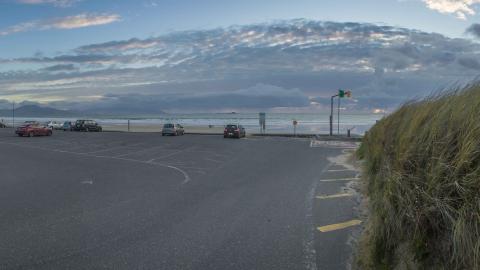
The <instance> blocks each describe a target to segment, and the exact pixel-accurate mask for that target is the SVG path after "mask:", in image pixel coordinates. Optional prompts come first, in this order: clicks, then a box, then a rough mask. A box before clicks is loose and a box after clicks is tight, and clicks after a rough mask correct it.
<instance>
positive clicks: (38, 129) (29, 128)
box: [15, 124, 52, 137]
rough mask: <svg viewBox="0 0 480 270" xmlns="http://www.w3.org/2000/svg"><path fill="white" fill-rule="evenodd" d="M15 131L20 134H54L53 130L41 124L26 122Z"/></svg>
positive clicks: (31, 135)
mask: <svg viewBox="0 0 480 270" xmlns="http://www.w3.org/2000/svg"><path fill="white" fill-rule="evenodd" d="M15 133H16V134H17V135H18V136H28V137H33V136H52V130H51V129H50V128H48V127H44V126H41V125H39V124H25V125H22V126H19V127H18V128H17V130H15Z"/></svg>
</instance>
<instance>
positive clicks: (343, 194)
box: [317, 193, 353, 200]
mask: <svg viewBox="0 0 480 270" xmlns="http://www.w3.org/2000/svg"><path fill="white" fill-rule="evenodd" d="M351 196H353V194H352V193H338V194H333V195H321V196H317V199H320V200H325V199H333V198H343V197H351Z"/></svg>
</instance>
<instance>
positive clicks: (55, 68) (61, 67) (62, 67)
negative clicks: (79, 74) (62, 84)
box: [42, 64, 76, 72]
mask: <svg viewBox="0 0 480 270" xmlns="http://www.w3.org/2000/svg"><path fill="white" fill-rule="evenodd" d="M42 70H44V71H53V72H55V71H72V70H76V68H75V66H74V65H73V64H66V65H54V66H49V67H46V68H43V69H42Z"/></svg>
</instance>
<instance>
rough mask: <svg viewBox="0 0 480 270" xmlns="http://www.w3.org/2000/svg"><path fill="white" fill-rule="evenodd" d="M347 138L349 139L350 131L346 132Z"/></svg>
mask: <svg viewBox="0 0 480 270" xmlns="http://www.w3.org/2000/svg"><path fill="white" fill-rule="evenodd" d="M347 137H349V138H350V129H348V130H347Z"/></svg>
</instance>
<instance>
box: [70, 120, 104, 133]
mask: <svg viewBox="0 0 480 270" xmlns="http://www.w3.org/2000/svg"><path fill="white" fill-rule="evenodd" d="M73 130H75V131H96V132H100V131H102V126H100V125H99V124H98V123H97V122H95V121H94V120H77V121H76V122H75V126H74V127H73Z"/></svg>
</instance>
